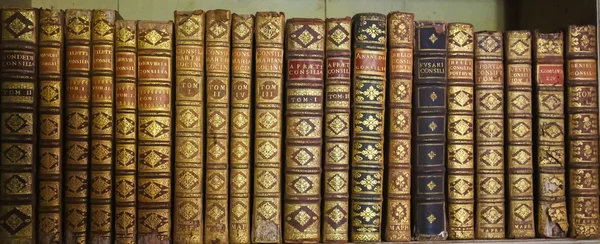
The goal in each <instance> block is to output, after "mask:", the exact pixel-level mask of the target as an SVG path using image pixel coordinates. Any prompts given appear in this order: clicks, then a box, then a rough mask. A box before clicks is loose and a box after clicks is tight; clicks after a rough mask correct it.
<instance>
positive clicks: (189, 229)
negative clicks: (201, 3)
mask: <svg viewBox="0 0 600 244" xmlns="http://www.w3.org/2000/svg"><path fill="white" fill-rule="evenodd" d="M174 15H175V41H176V43H175V87H176V88H175V108H176V109H175V152H176V153H175V165H174V166H175V178H174V180H175V183H174V185H175V200H174V204H175V207H174V208H175V210H174V211H175V212H174V213H173V225H174V226H173V240H174V242H176V243H203V242H204V239H203V235H202V233H203V228H204V226H203V224H202V223H203V215H202V213H203V208H202V200H203V199H202V197H203V194H202V192H203V185H204V181H203V178H204V177H203V172H202V169H203V163H204V153H203V152H204V135H203V132H204V122H203V121H204V119H203V118H204V103H203V101H204V99H203V96H204V23H205V22H204V16H205V13H204V11H202V10H195V11H175V13H174Z"/></svg>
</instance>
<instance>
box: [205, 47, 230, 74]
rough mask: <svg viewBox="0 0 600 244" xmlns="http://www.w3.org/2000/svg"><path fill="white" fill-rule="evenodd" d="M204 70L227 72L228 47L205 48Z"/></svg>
mask: <svg viewBox="0 0 600 244" xmlns="http://www.w3.org/2000/svg"><path fill="white" fill-rule="evenodd" d="M206 72H221V73H229V48H226V47H208V48H206Z"/></svg>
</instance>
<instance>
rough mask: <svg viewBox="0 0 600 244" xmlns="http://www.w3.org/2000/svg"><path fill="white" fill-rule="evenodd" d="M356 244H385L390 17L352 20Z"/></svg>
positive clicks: (373, 15) (353, 236) (365, 16)
mask: <svg viewBox="0 0 600 244" xmlns="http://www.w3.org/2000/svg"><path fill="white" fill-rule="evenodd" d="M352 25H353V28H352V29H353V35H352V38H353V39H354V41H353V42H354V48H353V57H354V61H353V63H354V67H353V70H354V72H353V77H352V82H353V84H352V86H353V94H354V95H353V102H352V107H353V119H352V144H353V146H352V179H351V181H352V183H351V189H352V199H351V200H352V203H351V209H352V210H351V211H352V213H351V214H350V218H351V219H352V221H351V222H352V231H351V233H350V239H351V241H352V242H379V241H381V218H382V216H381V215H382V207H383V206H382V205H383V199H382V198H383V193H382V192H383V185H382V180H383V160H384V148H383V145H384V139H383V138H384V137H383V134H384V133H383V132H384V131H383V130H384V124H383V123H384V121H385V118H384V117H385V115H384V112H385V83H386V72H385V68H386V43H387V21H386V16H385V15H383V14H377V13H361V14H356V15H354V17H353V18H352Z"/></svg>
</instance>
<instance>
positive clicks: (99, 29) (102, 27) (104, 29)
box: [94, 21, 110, 36]
mask: <svg viewBox="0 0 600 244" xmlns="http://www.w3.org/2000/svg"><path fill="white" fill-rule="evenodd" d="M94 30H95V31H96V33H98V34H100V35H101V36H104V35H105V34H106V33H108V32H109V30H110V26H109V25H108V24H106V22H104V21H99V22H97V23H96V25H95V26H94Z"/></svg>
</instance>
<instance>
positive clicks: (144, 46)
mask: <svg viewBox="0 0 600 244" xmlns="http://www.w3.org/2000/svg"><path fill="white" fill-rule="evenodd" d="M137 30H138V56H137V59H138V60H137V61H138V86H137V90H138V114H137V122H138V129H139V131H138V134H137V135H138V144H137V145H138V163H137V169H138V178H137V203H136V207H137V223H138V235H137V238H138V242H139V243H152V242H155V243H158V242H160V241H170V240H171V205H172V201H171V189H172V188H171V186H172V184H171V176H172V168H171V167H172V166H171V163H172V162H171V158H172V156H173V155H172V152H171V148H172V144H173V143H172V138H171V133H172V129H173V128H172V118H173V112H172V107H173V106H172V105H173V104H172V101H171V97H172V94H173V92H172V84H173V78H172V74H171V63H172V56H173V49H172V48H173V22H172V21H138V26H137Z"/></svg>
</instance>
